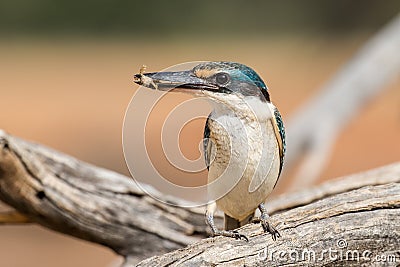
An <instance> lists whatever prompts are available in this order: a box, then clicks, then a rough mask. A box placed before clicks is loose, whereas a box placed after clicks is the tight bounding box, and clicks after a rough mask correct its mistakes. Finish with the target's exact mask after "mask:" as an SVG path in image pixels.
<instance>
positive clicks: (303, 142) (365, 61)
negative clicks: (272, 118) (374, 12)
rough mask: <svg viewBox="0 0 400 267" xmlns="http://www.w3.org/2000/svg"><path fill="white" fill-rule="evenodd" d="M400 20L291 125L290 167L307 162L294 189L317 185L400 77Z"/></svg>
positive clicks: (366, 47)
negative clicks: (344, 140) (345, 137)
mask: <svg viewBox="0 0 400 267" xmlns="http://www.w3.org/2000/svg"><path fill="white" fill-rule="evenodd" d="M399 47H400V15H397V16H396V17H395V18H393V20H392V21H390V22H389V23H388V25H386V26H385V27H384V28H383V29H382V30H380V31H379V32H378V33H377V34H376V35H374V36H373V37H372V38H371V39H370V40H369V41H368V42H366V43H365V45H364V46H363V47H362V48H361V49H360V50H359V51H358V52H357V53H356V55H355V56H354V57H353V58H352V59H351V60H350V61H349V62H348V63H347V64H346V65H345V66H344V67H343V68H341V69H340V71H339V72H338V73H337V74H336V75H335V76H334V77H333V78H332V79H331V80H330V81H329V82H328V83H327V84H326V85H325V86H324V87H323V88H321V90H320V91H319V92H318V93H317V94H316V95H315V96H313V97H312V98H311V99H310V100H309V101H308V102H307V103H305V104H304V106H303V108H301V109H300V110H298V111H297V112H296V114H295V115H294V116H292V117H290V120H288V121H287V126H288V127H287V128H288V130H287V132H288V134H287V143H288V154H287V159H286V166H289V168H290V166H293V163H294V162H297V161H298V160H300V159H302V160H303V163H302V164H301V166H300V168H299V171H298V173H297V175H296V177H295V178H294V182H293V183H292V186H291V187H292V188H294V189H298V188H301V187H306V186H307V185H310V184H312V183H313V182H314V181H315V179H316V178H318V177H319V175H320V173H321V172H322V171H323V169H324V168H325V167H326V165H327V163H328V161H329V156H330V154H331V150H332V147H333V145H334V143H335V141H336V139H337V138H338V136H339V134H340V132H341V131H342V129H343V128H344V127H345V126H346V125H347V124H348V122H349V121H350V120H351V119H352V118H354V117H355V116H356V115H357V114H358V113H359V111H360V110H361V109H362V107H364V106H365V105H366V104H367V103H369V102H370V101H371V100H373V98H374V97H375V96H376V95H377V94H378V93H380V92H381V91H382V90H383V89H385V88H386V87H385V85H386V84H388V83H389V82H391V81H392V80H394V78H395V77H398V75H399V74H400V54H399Z"/></svg>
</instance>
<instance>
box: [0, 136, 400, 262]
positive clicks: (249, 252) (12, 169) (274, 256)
mask: <svg viewBox="0 0 400 267" xmlns="http://www.w3.org/2000/svg"><path fill="white" fill-rule="evenodd" d="M142 187H147V190H152V191H153V194H159V193H158V192H157V191H155V190H154V189H153V188H151V187H149V186H148V185H143V184H141V185H140V186H139V185H138V184H136V183H135V182H134V181H133V180H132V179H130V178H128V177H125V176H123V175H120V174H117V173H115V172H111V171H108V170H105V169H102V168H98V167H95V166H93V165H90V164H87V163H84V162H81V161H79V160H77V159H75V158H73V157H70V156H68V155H65V154H62V153H60V152H57V151H54V150H52V149H50V148H46V147H44V146H42V145H39V144H33V143H30V142H27V141H24V140H21V139H19V138H16V137H13V136H11V135H8V134H6V133H4V132H2V131H0V199H1V200H2V201H4V202H5V203H7V204H8V205H10V206H11V207H13V208H14V209H15V210H16V211H15V212H11V213H8V214H0V220H1V222H0V223H13V222H14V223H23V222H34V223H38V224H40V225H43V226H45V227H48V228H50V229H53V230H56V231H58V232H61V233H64V234H67V235H72V236H75V237H78V238H81V239H84V240H88V241H91V242H95V243H98V244H102V245H104V246H107V247H109V248H111V249H113V250H114V251H115V252H116V253H118V254H120V255H123V256H125V257H126V259H127V261H126V263H125V264H124V266H132V265H134V264H135V263H137V262H138V259H144V258H147V257H150V256H154V255H161V254H163V253H167V252H169V251H172V250H175V251H173V252H170V253H168V254H164V255H161V256H155V257H153V258H149V259H147V260H144V261H143V262H141V263H140V264H139V265H140V266H244V265H245V266H267V265H268V266H278V265H288V266H309V265H310V260H300V261H297V260H296V261H294V260H293V261H292V260H291V259H288V258H287V257H286V258H285V257H284V256H283V257H280V256H279V255H280V254H279V252H280V251H283V252H286V253H288V252H291V251H298V252H303V251H306V252H307V251H308V250H310V251H313V252H314V253H315V257H316V259H314V261H315V262H313V263H312V264H311V265H316V266H323V265H329V266H342V265H343V264H346V265H349V264H350V265H353V266H359V264H360V263H361V261H348V260H345V259H344V258H337V259H336V260H335V259H333V260H332V258H330V257H329V256H328V255H325V256H322V255H321V253H322V252H323V251H324V249H325V250H328V249H329V248H331V250H335V249H336V250H338V248H339V247H338V242H345V243H346V244H347V246H346V247H345V248H344V250H343V251H347V250H351V251H352V250H357V251H358V253H360V252H361V253H363V252H364V251H365V250H368V251H370V252H371V253H372V256H371V255H370V256H371V257H375V256H376V255H388V256H393V255H395V256H396V255H397V257H399V256H400V255H398V254H396V253H399V251H398V250H399V249H398V248H399V247H400V228H399V225H400V216H399V215H400V209H399V208H400V163H396V164H392V165H389V166H385V167H382V168H379V169H376V170H372V171H368V172H365V173H360V174H355V175H352V176H348V177H344V178H339V179H338V180H335V181H330V182H327V183H324V184H322V185H319V186H316V187H313V188H310V189H307V190H303V191H301V192H296V193H291V194H286V195H282V196H279V197H277V198H275V199H272V200H270V201H268V202H267V209H268V210H269V211H270V213H272V214H274V215H273V216H272V221H273V222H274V223H275V225H277V228H278V229H279V230H280V232H281V234H282V238H280V239H279V240H278V241H277V242H273V241H272V239H271V237H270V235H269V234H264V233H263V232H262V228H261V227H260V225H259V224H251V225H246V226H244V227H242V228H241V229H240V231H241V232H242V233H244V234H246V235H248V236H249V237H250V242H248V243H247V242H244V241H238V240H233V239H229V238H224V237H216V238H207V239H203V240H201V238H204V237H207V235H208V234H207V227H206V224H205V222H204V209H203V208H181V207H179V204H180V203H182V200H179V199H175V198H172V197H166V196H162V195H159V198H161V199H163V200H164V202H165V203H167V202H168V203H173V204H175V205H177V206H171V205H167V204H165V203H162V202H159V201H156V200H154V199H152V198H150V197H148V196H147V195H146V194H145V193H144V192H143V191H142V189H141V188H142ZM216 219H217V222H218V224H219V225H221V224H222V220H221V216H217V218H216ZM185 246H187V247H185ZM183 247H185V248H183ZM266 248H267V250H268V251H267V252H268V253H270V254H268V253H267V254H268V255H267V259H264V256H265V255H264V252H266V251H265V249H266ZM368 251H367V252H368ZM292 256H293V255H292ZM333 256H334V255H333ZM299 257H301V255H300V256H299ZM359 257H361V256H359ZM319 258H321V260H318V259H319ZM374 260H375V258H374V259H371V261H373V262H375V263H376V264H378V263H377V262H376V260H375V261H374ZM396 260H397V261H398V262H400V259H399V258H397V259H396ZM368 263H370V262H368ZM379 266H380V265H379ZM388 266H392V265H388Z"/></svg>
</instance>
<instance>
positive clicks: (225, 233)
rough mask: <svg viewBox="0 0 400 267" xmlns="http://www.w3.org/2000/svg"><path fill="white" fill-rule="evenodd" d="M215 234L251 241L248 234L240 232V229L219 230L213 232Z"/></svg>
mask: <svg viewBox="0 0 400 267" xmlns="http://www.w3.org/2000/svg"><path fill="white" fill-rule="evenodd" d="M213 235H214V236H218V235H220V236H226V237H231V238H235V239H243V240H245V241H247V242H249V239H248V238H247V236H245V235H242V234H240V233H239V232H238V231H236V230H233V231H226V230H217V231H215V232H214V233H213Z"/></svg>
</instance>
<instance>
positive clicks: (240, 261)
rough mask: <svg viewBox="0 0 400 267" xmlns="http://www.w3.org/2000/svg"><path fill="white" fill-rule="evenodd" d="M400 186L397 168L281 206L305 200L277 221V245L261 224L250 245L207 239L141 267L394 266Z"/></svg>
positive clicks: (399, 240) (399, 257)
mask: <svg viewBox="0 0 400 267" xmlns="http://www.w3.org/2000/svg"><path fill="white" fill-rule="evenodd" d="M381 175H382V176H381ZM380 176H381V178H380ZM365 178H366V180H367V181H368V182H365V181H364V179H365ZM399 182H400V164H396V165H392V166H388V167H385V168H382V169H378V170H375V171H372V172H369V173H364V174H359V175H354V176H352V177H349V178H346V179H343V180H338V181H336V182H332V183H327V184H326V185H324V186H323V187H321V188H320V189H319V188H315V189H313V190H307V191H304V192H302V193H299V194H295V195H293V197H292V198H291V201H289V203H284V204H283V205H281V207H276V206H275V208H276V209H277V210H279V209H280V208H284V207H292V206H293V205H294V204H295V203H296V201H293V200H294V199H295V198H296V197H299V198H300V201H299V203H297V204H298V205H299V206H298V207H296V208H292V209H290V210H287V211H284V212H281V211H280V212H279V213H278V214H276V215H274V216H273V217H272V218H273V221H274V222H275V223H276V224H277V225H278V229H279V231H280V233H281V235H282V238H280V239H278V240H277V241H276V242H274V241H272V239H271V237H270V235H269V234H265V233H263V231H262V230H261V227H260V226H259V225H246V226H244V227H242V228H241V229H240V231H241V232H242V233H244V234H246V235H247V236H250V241H249V242H248V243H247V242H245V241H237V240H231V239H229V238H224V237H217V238H209V239H204V240H202V241H201V242H197V243H195V244H192V245H190V246H188V247H186V248H185V249H181V250H176V251H174V252H171V253H168V254H165V255H162V256H155V257H153V258H150V259H147V260H145V261H143V262H141V263H139V264H138V266H360V265H361V264H367V266H374V265H373V264H377V265H376V266H386V265H388V266H391V265H393V264H394V263H395V262H400V250H399V247H400V232H399V225H400V183H399ZM367 184H373V185H367ZM331 194H332V195H331ZM280 200H283V201H284V198H280ZM284 202H285V201H284ZM275 203H276V202H275ZM304 203H308V204H307V205H304V206H303V204H304ZM383 258H385V259H386V260H385V262H384V263H383V264H384V265H382V259H383Z"/></svg>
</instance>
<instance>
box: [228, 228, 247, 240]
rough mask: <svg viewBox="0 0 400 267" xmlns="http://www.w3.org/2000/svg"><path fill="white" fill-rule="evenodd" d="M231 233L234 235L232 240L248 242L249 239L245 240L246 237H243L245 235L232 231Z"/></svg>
mask: <svg viewBox="0 0 400 267" xmlns="http://www.w3.org/2000/svg"><path fill="white" fill-rule="evenodd" d="M232 233H233V234H234V236H233V237H234V238H235V239H242V238H243V240H245V241H246V242H249V239H248V238H247V236H245V235H242V234H239V232H238V231H236V230H235V231H232Z"/></svg>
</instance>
